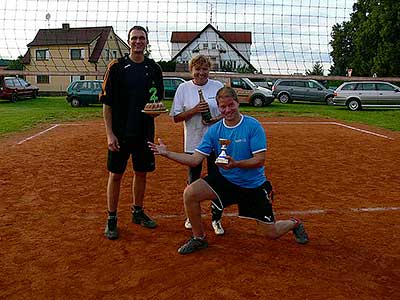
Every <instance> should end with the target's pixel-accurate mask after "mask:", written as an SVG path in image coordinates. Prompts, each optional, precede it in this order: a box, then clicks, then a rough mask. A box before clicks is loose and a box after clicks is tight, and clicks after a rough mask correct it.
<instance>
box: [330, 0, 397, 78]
mask: <svg viewBox="0 0 400 300" xmlns="http://www.w3.org/2000/svg"><path fill="white" fill-rule="evenodd" d="M399 30H400V2H399V1H393V0H358V1H357V2H356V3H355V4H354V6H353V13H352V14H351V16H350V20H349V21H345V22H343V23H342V24H335V25H334V26H333V28H332V33H331V37H332V40H331V42H330V45H331V46H332V52H331V53H330V54H331V57H332V61H333V65H332V67H331V69H330V75H345V74H346V69H347V68H351V69H353V75H356V76H372V74H374V73H377V74H379V76H400V56H399V55H398V49H399V46H400V35H399V34H398V32H399Z"/></svg>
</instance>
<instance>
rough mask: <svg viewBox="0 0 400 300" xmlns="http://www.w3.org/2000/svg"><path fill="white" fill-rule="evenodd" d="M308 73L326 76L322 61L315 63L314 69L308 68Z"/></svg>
mask: <svg viewBox="0 0 400 300" xmlns="http://www.w3.org/2000/svg"><path fill="white" fill-rule="evenodd" d="M306 75H307V76H309V75H318V76H324V67H323V66H322V64H321V62H319V61H317V62H316V63H315V64H313V66H312V70H308V69H307V70H306Z"/></svg>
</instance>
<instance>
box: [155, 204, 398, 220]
mask: <svg viewBox="0 0 400 300" xmlns="http://www.w3.org/2000/svg"><path fill="white" fill-rule="evenodd" d="M398 210H400V207H395V206H392V207H356V208H349V209H310V210H281V211H278V212H277V213H275V214H276V215H303V216H306V215H322V214H327V213H336V212H341V213H343V212H381V211H398ZM206 216H207V214H202V217H206ZM237 216H238V214H237V213H224V214H223V217H237ZM153 217H154V218H157V219H184V218H185V216H184V215H183V214H182V215H156V216H154V215H153Z"/></svg>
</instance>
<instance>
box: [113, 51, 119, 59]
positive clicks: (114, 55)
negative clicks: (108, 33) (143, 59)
mask: <svg viewBox="0 0 400 300" xmlns="http://www.w3.org/2000/svg"><path fill="white" fill-rule="evenodd" d="M112 56H113V58H114V59H115V58H117V57H118V51H117V50H113V51H112Z"/></svg>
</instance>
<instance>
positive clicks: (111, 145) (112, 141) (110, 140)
mask: <svg viewBox="0 0 400 300" xmlns="http://www.w3.org/2000/svg"><path fill="white" fill-rule="evenodd" d="M107 146H108V149H109V150H110V151H112V152H118V151H119V149H120V147H119V142H118V139H117V137H116V136H115V135H114V134H113V133H111V134H109V135H107Z"/></svg>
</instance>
